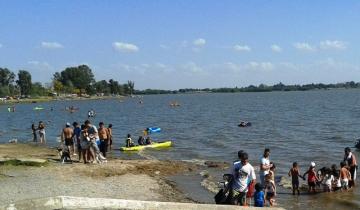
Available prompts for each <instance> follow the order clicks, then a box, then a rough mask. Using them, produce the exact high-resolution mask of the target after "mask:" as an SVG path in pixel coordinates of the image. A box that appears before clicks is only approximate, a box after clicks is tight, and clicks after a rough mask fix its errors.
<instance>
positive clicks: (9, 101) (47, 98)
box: [0, 95, 126, 105]
mask: <svg viewBox="0 0 360 210" xmlns="http://www.w3.org/2000/svg"><path fill="white" fill-rule="evenodd" d="M125 97H126V96H121V95H118V96H57V97H51V96H42V97H36V98H22V99H7V100H3V101H0V105H14V104H26V103H42V102H50V101H80V100H107V99H123V98H125Z"/></svg>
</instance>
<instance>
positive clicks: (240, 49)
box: [233, 45, 251, 52]
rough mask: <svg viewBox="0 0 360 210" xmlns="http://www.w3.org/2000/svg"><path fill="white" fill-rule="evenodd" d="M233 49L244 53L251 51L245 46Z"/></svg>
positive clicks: (237, 46)
mask: <svg viewBox="0 0 360 210" xmlns="http://www.w3.org/2000/svg"><path fill="white" fill-rule="evenodd" d="M233 48H234V50H236V51H245V52H250V51H251V48H250V47H249V46H247V45H235V46H234V47H233Z"/></svg>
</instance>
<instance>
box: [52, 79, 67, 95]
mask: <svg viewBox="0 0 360 210" xmlns="http://www.w3.org/2000/svg"><path fill="white" fill-rule="evenodd" d="M53 88H54V90H55V92H56V93H57V94H59V93H61V92H62V91H63V90H64V85H63V84H62V83H61V82H60V81H58V80H54V81H53Z"/></svg>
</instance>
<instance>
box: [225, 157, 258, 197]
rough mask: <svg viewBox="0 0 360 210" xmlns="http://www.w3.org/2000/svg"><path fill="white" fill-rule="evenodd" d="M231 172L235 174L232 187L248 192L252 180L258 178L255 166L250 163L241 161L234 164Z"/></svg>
mask: <svg viewBox="0 0 360 210" xmlns="http://www.w3.org/2000/svg"><path fill="white" fill-rule="evenodd" d="M231 174H232V175H233V176H234V182H233V186H232V187H233V189H235V190H238V191H239V192H247V191H248V186H249V184H250V182H251V181H252V180H255V179H256V175H255V170H254V167H252V165H251V164H250V163H247V164H246V165H242V163H241V161H238V162H235V163H234V164H233V166H232V169H231Z"/></svg>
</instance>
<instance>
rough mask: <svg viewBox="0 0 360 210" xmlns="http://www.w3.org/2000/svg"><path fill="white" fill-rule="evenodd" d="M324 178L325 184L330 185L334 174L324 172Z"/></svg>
mask: <svg viewBox="0 0 360 210" xmlns="http://www.w3.org/2000/svg"><path fill="white" fill-rule="evenodd" d="M324 180H325V184H326V185H328V186H331V184H332V182H333V181H334V176H333V175H329V174H326V176H325V177H324Z"/></svg>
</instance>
